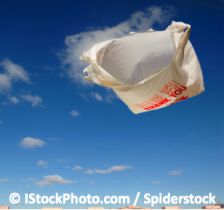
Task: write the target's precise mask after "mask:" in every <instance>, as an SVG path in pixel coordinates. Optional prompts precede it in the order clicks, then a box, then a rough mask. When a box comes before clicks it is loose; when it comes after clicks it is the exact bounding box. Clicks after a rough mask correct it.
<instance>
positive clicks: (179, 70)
mask: <svg viewBox="0 0 224 210" xmlns="http://www.w3.org/2000/svg"><path fill="white" fill-rule="evenodd" d="M190 30H191V26H190V25H189V24H185V23H183V22H174V21H173V22H172V24H171V25H170V26H168V27H167V28H166V29H165V30H164V31H154V30H152V29H150V30H148V31H146V32H140V33H130V34H129V35H128V36H125V37H122V38H117V39H112V40H108V41H104V42H101V43H98V44H95V45H94V46H93V47H92V48H90V49H89V50H88V51H86V52H84V53H83V54H82V56H81V59H82V60H84V61H86V62H87V63H89V66H87V67H86V68H85V69H84V74H85V79H87V80H89V81H92V82H93V83H96V84H98V85H101V86H105V87H107V88H112V89H113V91H114V92H115V93H116V94H117V95H118V97H119V98H120V99H121V100H122V101H123V102H124V103H125V104H126V105H127V106H128V107H129V109H130V110H131V111H132V112H133V113H135V114H137V113H141V112H146V111H151V110H155V109H160V108H164V107H166V106H169V105H172V104H174V103H176V102H179V101H182V100H185V99H187V98H190V97H193V96H195V95H198V94H200V93H201V92H203V91H204V82H203V75H202V71H201V67H200V64H199V61H198V58H197V55H196V53H195V51H194V49H193V46H192V45H191V43H190V41H189V34H190Z"/></svg>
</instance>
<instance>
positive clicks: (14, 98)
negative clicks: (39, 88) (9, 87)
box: [8, 96, 20, 104]
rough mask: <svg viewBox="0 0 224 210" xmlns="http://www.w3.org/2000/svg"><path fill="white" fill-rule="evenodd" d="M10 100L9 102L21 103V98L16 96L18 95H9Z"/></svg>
mask: <svg viewBox="0 0 224 210" xmlns="http://www.w3.org/2000/svg"><path fill="white" fill-rule="evenodd" d="M8 100H9V102H10V103H12V104H19V103H20V100H19V98H18V97H16V96H9V98H8Z"/></svg>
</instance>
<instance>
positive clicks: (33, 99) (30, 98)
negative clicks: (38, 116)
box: [21, 94, 42, 107]
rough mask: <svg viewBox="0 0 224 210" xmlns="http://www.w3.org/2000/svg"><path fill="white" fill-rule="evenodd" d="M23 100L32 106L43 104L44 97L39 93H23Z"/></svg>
mask: <svg viewBox="0 0 224 210" xmlns="http://www.w3.org/2000/svg"><path fill="white" fill-rule="evenodd" d="M21 98H22V100H24V101H26V102H28V103H30V104H31V106H32V107H37V106H42V98H41V97H40V96H38V95H31V94H26V95H21Z"/></svg>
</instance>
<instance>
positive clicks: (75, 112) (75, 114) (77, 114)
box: [70, 110, 80, 117]
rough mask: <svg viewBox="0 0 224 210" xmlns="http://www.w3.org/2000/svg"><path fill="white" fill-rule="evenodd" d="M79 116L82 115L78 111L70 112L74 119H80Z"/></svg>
mask: <svg viewBox="0 0 224 210" xmlns="http://www.w3.org/2000/svg"><path fill="white" fill-rule="evenodd" d="M79 115H80V113H79V112H78V111H77V110H72V111H71V112H70V116H72V117H78V116H79Z"/></svg>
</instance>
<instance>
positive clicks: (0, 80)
mask: <svg viewBox="0 0 224 210" xmlns="http://www.w3.org/2000/svg"><path fill="white" fill-rule="evenodd" d="M0 69H2V73H0V92H2V93H4V92H6V91H10V89H11V88H12V85H13V84H14V83H15V82H17V81H21V82H25V83H30V78H29V75H28V73H27V72H26V70H25V69H24V68H23V67H22V66H20V65H18V64H16V63H13V62H12V61H11V60H8V59H5V60H3V61H2V62H0Z"/></svg>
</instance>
